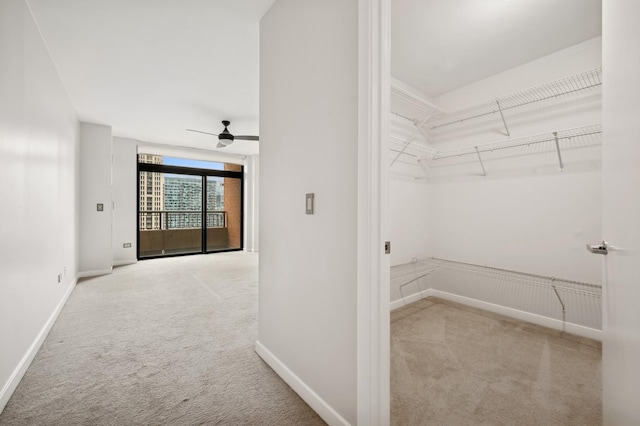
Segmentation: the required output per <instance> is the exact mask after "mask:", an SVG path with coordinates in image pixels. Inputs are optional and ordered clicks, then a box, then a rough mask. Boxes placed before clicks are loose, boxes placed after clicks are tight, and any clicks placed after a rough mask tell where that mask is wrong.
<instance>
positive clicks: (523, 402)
mask: <svg viewBox="0 0 640 426" xmlns="http://www.w3.org/2000/svg"><path fill="white" fill-rule="evenodd" d="M601 21H602V15H601V2H600V1H597V0H585V1H582V0H567V1H550V0H549V1H532V0H510V1H509V0H481V1H477V0H457V1H446V0H430V1H419V0H394V1H392V32H391V38H392V39H391V52H392V53H391V73H392V79H391V80H392V81H391V102H390V104H391V113H390V140H389V160H388V162H389V209H390V210H389V223H390V237H391V241H392V248H393V250H392V253H391V283H390V292H391V419H392V424H398V425H400V424H403V425H409V424H411V425H413V424H478V423H487V424H582V425H586V424H601V422H602V408H601V406H602V402H601V329H602V262H601V258H600V256H598V252H599V251H605V250H606V249H605V248H604V247H603V248H600V247H599V244H597V243H598V242H599V241H600V240H599V239H600V238H601V236H602V230H601V227H602V224H601V222H602V217H601V205H602V199H601V198H602V193H601V160H602V151H601V148H602V119H601V110H602V88H603V72H606V70H603V67H602V38H601V34H602V26H601ZM588 244H589V245H590V246H589V247H587V245H588ZM589 249H590V250H589ZM594 252H595V253H594Z"/></svg>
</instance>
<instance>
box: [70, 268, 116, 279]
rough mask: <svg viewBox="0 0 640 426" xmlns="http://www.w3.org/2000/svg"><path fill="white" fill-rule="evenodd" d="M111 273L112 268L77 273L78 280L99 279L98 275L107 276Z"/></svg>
mask: <svg viewBox="0 0 640 426" xmlns="http://www.w3.org/2000/svg"><path fill="white" fill-rule="evenodd" d="M111 273H113V267H111V268H109V269H100V270H96V271H83V272H78V278H89V277H99V276H100V275H109V274H111Z"/></svg>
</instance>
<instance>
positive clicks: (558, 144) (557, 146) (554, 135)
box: [553, 132, 564, 170]
mask: <svg viewBox="0 0 640 426" xmlns="http://www.w3.org/2000/svg"><path fill="white" fill-rule="evenodd" d="M553 138H554V139H555V141H556V151H558V161H559V162H560V170H564V164H563V163H562V155H561V154H560V142H558V132H553Z"/></svg>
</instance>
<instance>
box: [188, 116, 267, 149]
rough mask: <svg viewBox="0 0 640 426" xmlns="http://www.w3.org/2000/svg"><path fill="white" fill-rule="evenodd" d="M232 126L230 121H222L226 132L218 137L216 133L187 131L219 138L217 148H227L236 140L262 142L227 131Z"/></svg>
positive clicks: (254, 137)
mask: <svg viewBox="0 0 640 426" xmlns="http://www.w3.org/2000/svg"><path fill="white" fill-rule="evenodd" d="M230 124H231V122H230V121H228V120H222V125H223V126H224V130H223V131H222V132H220V134H219V135H216V134H215V133H209V132H203V131H202V130H194V129H187V130H188V131H189V132H196V133H204V134H205V135H211V136H217V137H218V145H216V148H224V147H225V146H228V145H231V144H232V143H233V141H234V139H238V140H243V141H257V140H260V139H259V138H258V136H246V135H232V134H231V132H230V131H229V130H228V129H227V126H228V125H230Z"/></svg>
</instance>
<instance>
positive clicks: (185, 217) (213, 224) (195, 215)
mask: <svg viewBox="0 0 640 426" xmlns="http://www.w3.org/2000/svg"><path fill="white" fill-rule="evenodd" d="M139 213H140V215H139V218H140V230H141V231H160V230H169V229H195V228H202V211H200V210H140V212H139ZM206 218H207V219H206V220H207V228H227V212H226V211H224V210H211V211H208V212H207V213H206Z"/></svg>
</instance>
